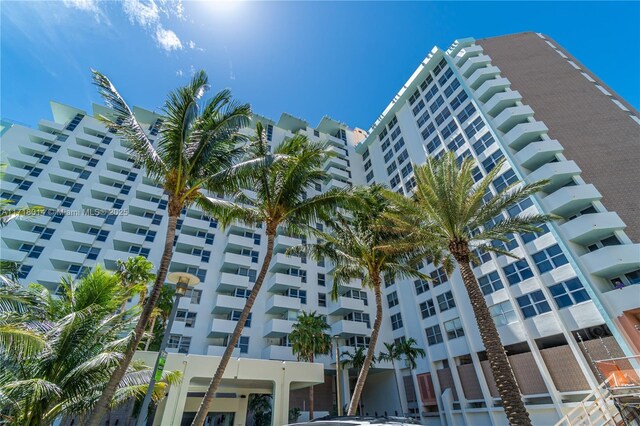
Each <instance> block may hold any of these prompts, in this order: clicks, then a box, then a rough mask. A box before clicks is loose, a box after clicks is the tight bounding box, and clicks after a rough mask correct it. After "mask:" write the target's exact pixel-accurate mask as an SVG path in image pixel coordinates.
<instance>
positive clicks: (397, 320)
mask: <svg viewBox="0 0 640 426" xmlns="http://www.w3.org/2000/svg"><path fill="white" fill-rule="evenodd" d="M391 328H392V329H393V330H397V329H399V328H402V315H400V312H398V313H397V314H393V315H391Z"/></svg>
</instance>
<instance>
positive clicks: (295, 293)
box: [284, 271, 307, 305]
mask: <svg viewBox="0 0 640 426" xmlns="http://www.w3.org/2000/svg"><path fill="white" fill-rule="evenodd" d="M305 272H306V271H305ZM284 295H285V296H289V297H295V298H297V299H300V303H302V304H303V305H306V304H307V290H298V289H297V288H290V289H288V290H287V291H286V292H285V293H284Z"/></svg>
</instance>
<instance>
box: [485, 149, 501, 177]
mask: <svg viewBox="0 0 640 426" xmlns="http://www.w3.org/2000/svg"><path fill="white" fill-rule="evenodd" d="M503 157H504V156H503V155H502V151H500V150H498V151H496V152H494V153H493V154H491V155H490V156H488V157H487V158H485V159H484V160H483V161H482V166H483V167H484V169H485V170H486V171H487V173H489V172H490V171H491V170H493V168H494V167H495V166H496V164H498V162H499V161H500V160H502V158H503Z"/></svg>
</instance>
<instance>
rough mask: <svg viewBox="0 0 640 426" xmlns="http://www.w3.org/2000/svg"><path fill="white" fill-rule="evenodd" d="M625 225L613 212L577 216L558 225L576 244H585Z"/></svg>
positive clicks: (606, 235)
mask: <svg viewBox="0 0 640 426" xmlns="http://www.w3.org/2000/svg"><path fill="white" fill-rule="evenodd" d="M625 227H626V225H625V224H624V222H623V221H622V219H620V216H618V214H617V213H615V212H604V213H591V214H584V215H582V216H578V217H576V218H575V219H573V220H570V221H568V222H566V223H563V224H562V225H560V230H561V231H562V233H563V234H564V236H565V237H566V238H567V239H568V240H569V241H572V242H574V243H576V244H581V245H587V244H591V243H593V242H595V241H599V240H601V239H603V238H605V237H608V236H609V235H611V234H612V233H613V232H614V231H619V230H622V229H624V228H625Z"/></svg>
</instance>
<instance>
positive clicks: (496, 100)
mask: <svg viewBox="0 0 640 426" xmlns="http://www.w3.org/2000/svg"><path fill="white" fill-rule="evenodd" d="M521 100H522V95H521V94H520V92H518V91H517V90H512V91H509V92H500V93H496V94H495V95H493V97H491V99H489V100H488V101H487V102H486V103H485V104H484V107H485V109H486V111H487V112H488V113H489V114H491V115H492V116H494V117H495V116H496V115H498V114H500V113H501V112H502V111H503V110H504V109H505V108H509V107H513V106H516V104H517V103H518V102H519V101H521Z"/></svg>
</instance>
